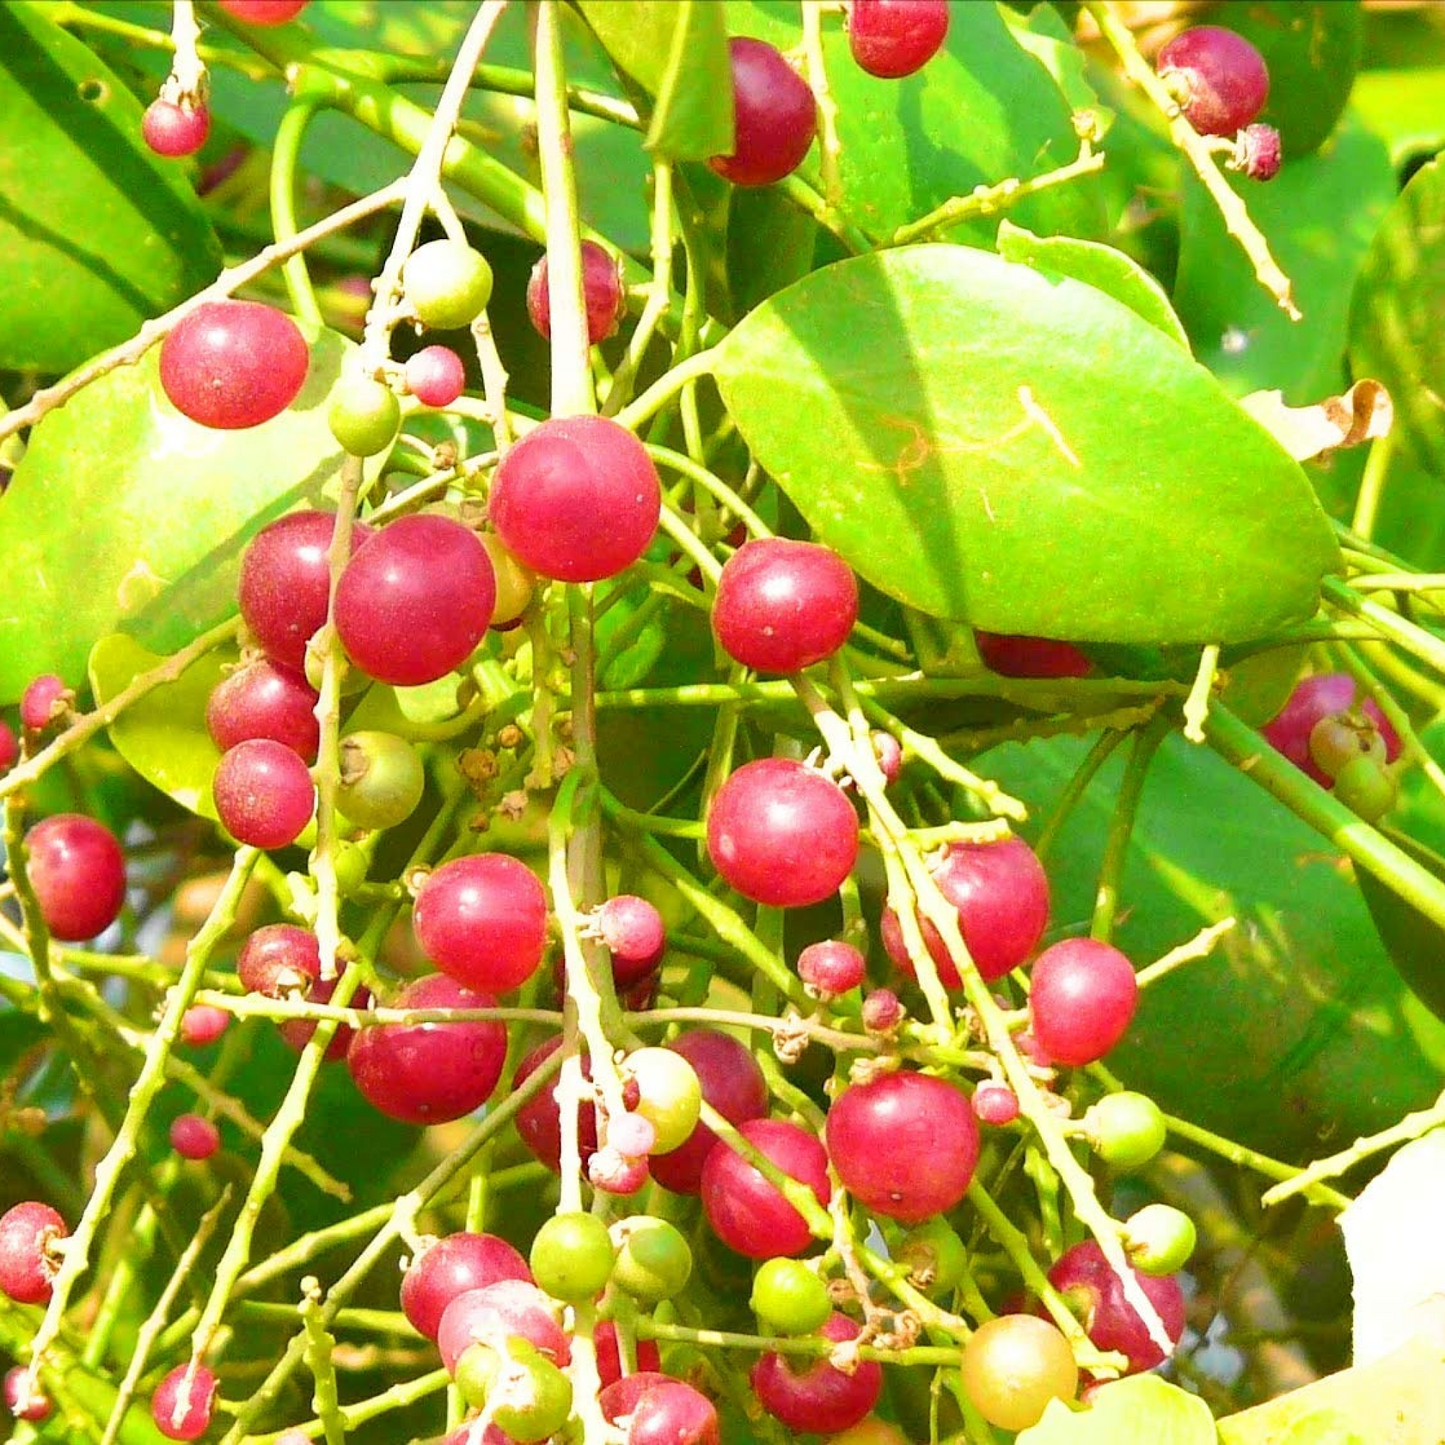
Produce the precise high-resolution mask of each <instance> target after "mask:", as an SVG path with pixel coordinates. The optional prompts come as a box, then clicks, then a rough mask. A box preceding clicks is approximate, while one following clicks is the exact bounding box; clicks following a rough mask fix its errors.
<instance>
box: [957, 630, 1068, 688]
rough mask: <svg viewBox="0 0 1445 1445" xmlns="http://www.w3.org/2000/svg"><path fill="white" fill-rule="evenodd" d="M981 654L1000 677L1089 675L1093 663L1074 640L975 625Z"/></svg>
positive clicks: (979, 653) (976, 639) (975, 637)
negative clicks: (983, 627)
mask: <svg viewBox="0 0 1445 1445" xmlns="http://www.w3.org/2000/svg"><path fill="white" fill-rule="evenodd" d="M973 640H974V642H975V643H976V644H977V645H978V655H979V656H980V657H981V658H983V661H984V665H985V666H986V667H987V668H988V669H989V671H990V672H996V673H998V675H999V676H1000V677H1087V676H1088V675H1089V674H1090V673H1091V672H1092V671H1093V670H1094V665H1093V663H1091V662H1090V661H1089V659H1088V658H1087V657H1085V656H1084V654H1083V653H1082V652H1080V651H1079V649H1078V648H1077V647H1075V646H1074V644H1073V643H1072V642H1055V641H1054V640H1053V639H1052V638H1049V637H1025V636H1022V635H1016V634H1010V633H1004V632H985V631H983V630H982V628H975V629H974V634H973Z"/></svg>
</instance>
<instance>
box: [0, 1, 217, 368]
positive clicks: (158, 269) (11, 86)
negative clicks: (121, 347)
mask: <svg viewBox="0 0 1445 1445" xmlns="http://www.w3.org/2000/svg"><path fill="white" fill-rule="evenodd" d="M141 112H142V107H141V104H140V102H139V101H138V100H137V99H136V98H135V96H134V95H132V94H131V92H130V91H129V90H128V89H127V88H126V86H125V84H124V82H123V81H122V80H121V79H120V78H119V77H118V76H117V75H115V74H114V73H113V72H112V71H111V70H110V69H108V68H107V67H106V66H105V65H104V64H103V63H102V62H101V61H100V60H98V59H97V58H96V56H95V55H94V54H92V53H91V51H90V50H88V49H87V48H86V47H85V46H84V45H83V44H81V42H80V41H79V40H77V39H75V37H74V36H72V35H68V34H67V33H66V32H65V31H63V30H62V29H60V27H59V26H58V25H56V24H54V23H53V22H52V21H51V20H49V19H48V18H47V17H46V16H45V15H44V14H43V13H42V11H41V10H40V9H39V8H38V7H36V6H34V5H30V4H11V5H3V6H0V133H3V134H4V135H6V136H7V137H9V140H8V142H7V143H6V145H5V146H3V147H0V255H3V256H4V258H5V304H4V306H3V307H0V367H8V368H10V369H12V370H25V369H34V370H37V371H41V372H56V373H58V372H63V371H69V370H70V369H71V367H73V366H75V365H77V364H78V363H79V362H82V361H84V360H85V359H86V357H88V356H92V355H94V354H95V352H96V351H98V350H100V349H101V348H102V347H106V346H113V345H115V344H116V343H117V342H120V341H124V340H125V338H126V337H127V336H130V335H132V334H133V333H134V332H135V331H136V330H137V329H138V328H139V327H140V325H141V323H142V322H143V321H145V320H146V319H147V318H149V317H152V316H158V315H160V313H161V312H163V311H166V310H168V309H169V308H170V307H172V306H174V305H175V304H176V303H177V302H179V301H181V300H183V299H184V298H185V297H186V296H187V295H189V294H190V293H191V292H193V291H196V290H198V289H199V288H200V287H201V286H203V285H205V284H206V283H207V282H209V281H213V280H214V279H215V277H216V274H217V272H218V271H219V270H220V268H221V248H220V244H219V243H218V242H217V240H216V236H215V233H214V232H213V231H212V230H211V226H210V222H209V221H208V220H207V219H206V216H205V212H204V211H203V210H202V209H201V204H200V202H199V201H198V200H197V199H196V195H195V192H194V191H193V190H192V189H191V187H190V186H189V185H188V184H187V183H186V180H185V178H184V175H183V174H182V173H181V172H180V171H179V170H178V169H177V168H176V166H175V164H174V162H165V161H161V162H157V161H156V159H155V158H154V157H153V156H152V155H151V153H150V152H149V151H148V150H147V149H146V147H145V145H144V143H143V142H142V141H141V134H140V124H141ZM82 198H83V204H78V203H77V202H78V201H80V200H81V199H82Z"/></svg>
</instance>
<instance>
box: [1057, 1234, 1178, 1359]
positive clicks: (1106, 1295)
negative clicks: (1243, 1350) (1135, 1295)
mask: <svg viewBox="0 0 1445 1445" xmlns="http://www.w3.org/2000/svg"><path fill="white" fill-rule="evenodd" d="M1130 1272H1131V1273H1132V1274H1133V1276H1134V1279H1135V1281H1136V1282H1137V1283H1138V1285H1139V1287H1140V1288H1141V1289H1142V1290H1143V1291H1144V1294H1145V1296H1146V1297H1147V1299H1148V1300H1149V1302H1150V1303H1151V1304H1152V1305H1153V1306H1154V1310H1155V1313H1156V1314H1158V1316H1159V1319H1160V1321H1161V1323H1162V1324H1163V1325H1164V1330H1165V1333H1166V1334H1167V1335H1168V1336H1169V1338H1170V1339H1171V1340H1173V1341H1174V1342H1175V1343H1176V1344H1177V1343H1178V1342H1179V1338H1180V1336H1181V1335H1182V1334H1183V1333H1184V1294H1183V1291H1182V1290H1181V1289H1180V1288H1179V1281H1178V1279H1177V1278H1176V1277H1175V1276H1174V1275H1163V1276H1153V1275H1147V1274H1142V1273H1141V1272H1140V1271H1139V1270H1137V1269H1136V1270H1131V1271H1130ZM1049 1283H1050V1284H1051V1285H1053V1287H1054V1288H1055V1289H1056V1290H1058V1291H1059V1292H1060V1293H1061V1294H1063V1295H1064V1297H1065V1298H1066V1299H1067V1300H1068V1301H1069V1302H1070V1304H1071V1305H1072V1306H1073V1307H1074V1309H1075V1311H1076V1313H1078V1314H1079V1317H1080V1319H1081V1321H1082V1323H1083V1326H1084V1330H1085V1332H1086V1333H1087V1334H1088V1336H1089V1339H1090V1340H1091V1341H1092V1342H1093V1343H1094V1345H1095V1346H1096V1347H1097V1348H1098V1349H1101V1350H1118V1351H1119V1353H1120V1354H1122V1355H1125V1356H1127V1358H1128V1361H1129V1364H1128V1368H1127V1370H1126V1371H1125V1373H1126V1374H1131V1375H1132V1374H1135V1373H1137V1372H1138V1371H1140V1370H1152V1369H1153V1368H1154V1366H1155V1365H1159V1364H1162V1363H1163V1362H1164V1358H1165V1356H1164V1351H1163V1350H1161V1349H1160V1348H1159V1346H1158V1345H1157V1344H1155V1343H1154V1340H1153V1339H1152V1337H1151V1336H1150V1334H1149V1330H1148V1327H1147V1326H1146V1325H1145V1323H1144V1321H1143V1320H1142V1319H1141V1318H1140V1316H1139V1312H1138V1311H1137V1310H1136V1309H1135V1308H1134V1306H1133V1305H1131V1304H1130V1303H1129V1301H1128V1300H1127V1299H1126V1298H1125V1295H1124V1282H1123V1280H1121V1279H1120V1278H1119V1276H1118V1275H1117V1274H1115V1273H1114V1268H1113V1266H1112V1265H1111V1264H1110V1263H1109V1261H1108V1260H1107V1259H1105V1258H1104V1251H1103V1250H1102V1249H1100V1248H1099V1245H1098V1243H1097V1242H1096V1241H1095V1240H1092V1239H1086V1240H1085V1241H1084V1242H1083V1243H1082V1244H1076V1245H1075V1246H1074V1247H1073V1248H1072V1249H1070V1250H1067V1251H1066V1252H1065V1253H1064V1254H1062V1255H1061V1256H1060V1257H1059V1259H1058V1260H1057V1261H1056V1262H1055V1264H1054V1267H1053V1268H1052V1269H1051V1270H1050V1271H1049Z"/></svg>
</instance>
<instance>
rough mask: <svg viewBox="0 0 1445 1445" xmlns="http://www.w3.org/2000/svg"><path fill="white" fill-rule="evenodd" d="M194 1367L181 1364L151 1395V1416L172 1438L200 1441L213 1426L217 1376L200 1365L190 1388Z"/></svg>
mask: <svg viewBox="0 0 1445 1445" xmlns="http://www.w3.org/2000/svg"><path fill="white" fill-rule="evenodd" d="M190 1368H191V1367H190V1366H189V1365H177V1366H176V1367H175V1369H174V1370H172V1371H171V1372H170V1374H169V1375H167V1376H166V1377H165V1379H164V1380H162V1381H161V1382H160V1384H159V1385H157V1386H156V1392H155V1394H154V1395H152V1396H151V1419H153V1420H154V1421H155V1422H156V1426H157V1428H158V1429H159V1430H160V1432H161V1434H162V1435H164V1436H165V1437H166V1438H167V1439H168V1440H199V1439H200V1438H201V1436H202V1435H204V1434H205V1433H206V1431H207V1430H209V1429H210V1427H211V1406H212V1404H213V1402H214V1401H215V1398H216V1384H217V1381H216V1377H215V1375H213V1374H212V1373H211V1372H210V1370H208V1369H207V1368H206V1367H205V1366H204V1365H197V1366H196V1367H195V1374H194V1375H193V1376H192V1378H191V1382H190V1386H189V1388H187V1386H186V1374H187V1372H188V1371H189V1370H190Z"/></svg>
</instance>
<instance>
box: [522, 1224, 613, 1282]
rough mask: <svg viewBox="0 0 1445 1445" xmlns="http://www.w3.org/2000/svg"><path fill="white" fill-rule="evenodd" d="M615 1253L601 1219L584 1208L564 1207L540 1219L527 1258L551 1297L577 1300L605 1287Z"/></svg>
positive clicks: (536, 1278) (533, 1276)
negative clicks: (564, 1208)
mask: <svg viewBox="0 0 1445 1445" xmlns="http://www.w3.org/2000/svg"><path fill="white" fill-rule="evenodd" d="M616 1257H617V1252H616V1249H615V1248H614V1246H613V1243H612V1240H611V1238H610V1237H609V1236H608V1233H607V1226H606V1224H604V1223H603V1222H602V1220H600V1219H599V1218H597V1216H596V1215H595V1214H588V1213H586V1212H585V1211H577V1212H572V1211H568V1212H565V1213H559V1214H554V1215H552V1217H551V1218H550V1219H547V1220H544V1221H543V1223H542V1225H541V1227H540V1228H539V1229H538V1230H537V1233H536V1235H535V1236H534V1237H533V1240H532V1248H531V1251H530V1253H529V1254H528V1256H527V1260H528V1263H529V1264H530V1265H531V1267H532V1278H533V1279H534V1280H535V1281H536V1284H537V1287H538V1288H539V1289H542V1290H544V1291H546V1293H547V1294H549V1295H551V1296H552V1298H553V1299H557V1300H565V1301H567V1302H569V1303H577V1302H581V1301H584V1300H590V1299H593V1298H595V1297H596V1296H597V1295H599V1294H601V1292H602V1291H603V1290H604V1289H605V1288H606V1287H607V1281H608V1280H609V1279H610V1278H611V1277H612V1266H613V1264H614V1263H615V1262H616Z"/></svg>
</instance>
